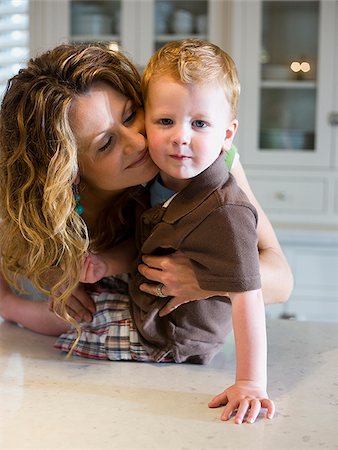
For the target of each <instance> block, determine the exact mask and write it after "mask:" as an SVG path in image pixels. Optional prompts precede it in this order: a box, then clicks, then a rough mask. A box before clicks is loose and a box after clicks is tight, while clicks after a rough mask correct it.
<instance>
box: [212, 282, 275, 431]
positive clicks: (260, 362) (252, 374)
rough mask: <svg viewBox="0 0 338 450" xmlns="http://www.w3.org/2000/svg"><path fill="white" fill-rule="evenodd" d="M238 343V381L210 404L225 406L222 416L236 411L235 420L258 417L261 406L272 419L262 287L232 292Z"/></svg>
mask: <svg viewBox="0 0 338 450" xmlns="http://www.w3.org/2000/svg"><path fill="white" fill-rule="evenodd" d="M229 296H230V299H231V302H232V319H233V327H234V334H235V345H236V381H235V383H234V384H233V385H232V386H230V387H229V388H227V389H226V390H225V391H224V392H222V393H221V394H219V395H217V396H216V397H215V398H213V399H212V400H211V402H210V403H209V407H218V406H222V405H225V409H224V411H223V412H222V415H221V419H222V420H228V419H229V418H230V417H231V416H232V415H233V414H234V413H236V414H235V423H242V422H243V420H244V417H245V416H246V414H247V417H246V422H249V423H252V422H254V421H255V420H256V418H257V416H258V414H259V413H260V410H261V408H267V417H268V418H272V417H273V415H274V411H275V406H274V403H273V402H272V401H271V400H270V399H269V397H268V394H267V390H266V384H267V380H266V378H267V375H266V372H267V361H266V359H267V356H266V354H267V348H266V347H267V344H266V328H265V312H264V303H263V298H262V292H261V290H255V291H249V292H243V293H230V294H229Z"/></svg>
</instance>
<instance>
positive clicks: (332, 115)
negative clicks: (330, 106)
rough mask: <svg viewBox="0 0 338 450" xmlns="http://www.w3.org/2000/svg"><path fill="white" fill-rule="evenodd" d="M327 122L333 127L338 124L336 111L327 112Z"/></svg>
mask: <svg viewBox="0 0 338 450" xmlns="http://www.w3.org/2000/svg"><path fill="white" fill-rule="evenodd" d="M329 123H330V125H332V126H333V127H334V126H337V125H338V112H336V111H333V112H331V113H330V114H329Z"/></svg>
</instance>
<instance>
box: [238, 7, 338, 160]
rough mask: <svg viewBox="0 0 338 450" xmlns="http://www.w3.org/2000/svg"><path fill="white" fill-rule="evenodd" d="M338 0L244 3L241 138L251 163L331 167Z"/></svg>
mask: <svg viewBox="0 0 338 450" xmlns="http://www.w3.org/2000/svg"><path fill="white" fill-rule="evenodd" d="M335 3H336V1H326V0H324V1H315V0H310V1H307V0H298V1H297V0H292V1H290V0H281V1H278V0H262V1H260V0H243V1H241V2H239V3H238V8H239V11H240V17H241V22H240V25H238V24H237V25H236V28H239V30H235V36H236V39H235V40H234V42H235V43H236V42H237V41H239V45H238V50H237V55H239V58H238V60H239V62H240V63H241V64H242V65H241V67H240V70H239V75H240V80H241V85H242V93H241V98H240V112H239V124H240V126H239V131H238V138H236V139H238V144H239V146H242V148H243V149H244V151H243V153H244V152H246V153H245V162H246V163H248V164H252V165H253V166H263V165H267V166H268V165H269V166H271V165H275V166H281V165H284V166H285V167H286V166H292V167H305V166H311V167H329V165H330V159H332V145H333V144H332V142H333V132H334V130H333V127H332V126H331V125H330V123H329V120H328V116H329V113H330V111H332V110H333V109H334V105H333V104H332V103H333V97H334V95H333V92H334V89H335V88H334V86H335V84H336V81H335V79H334V71H335V67H334V66H335V58H334V52H335V45H336V42H337V41H336V35H335V23H336V13H335V11H336V9H335ZM236 4H237V3H236ZM243 30H244V31H243ZM243 36H244V37H243ZM241 38H242V41H241ZM235 60H236V55H235Z"/></svg>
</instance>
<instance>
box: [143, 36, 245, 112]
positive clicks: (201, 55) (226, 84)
mask: <svg viewBox="0 0 338 450" xmlns="http://www.w3.org/2000/svg"><path fill="white" fill-rule="evenodd" d="M163 75H169V76H172V77H174V78H176V79H177V80H179V81H182V82H183V83H187V84H191V83H208V82H214V81H217V82H219V83H220V84H221V86H223V88H224V92H225V95H226V98H227V100H228V101H229V104H230V107H231V114H232V119H234V118H235V117H236V113H237V104H238V97H239V93H240V83H239V79H238V75H237V69H236V66H235V63H234V61H233V60H232V58H231V57H230V56H229V55H228V54H227V53H226V52H225V51H223V50H222V49H221V48H220V47H218V46H217V45H215V44H212V43H210V42H208V41H204V40H200V39H183V40H181V41H173V42H169V43H168V44H166V45H164V46H163V47H161V48H160V49H159V50H157V52H155V53H154V54H153V56H152V57H151V58H150V60H149V62H148V64H147V66H146V67H145V70H144V73H143V76H142V82H141V89H142V94H143V99H144V101H146V99H147V95H148V88H149V83H150V81H151V79H154V78H156V77H161V76H163Z"/></svg>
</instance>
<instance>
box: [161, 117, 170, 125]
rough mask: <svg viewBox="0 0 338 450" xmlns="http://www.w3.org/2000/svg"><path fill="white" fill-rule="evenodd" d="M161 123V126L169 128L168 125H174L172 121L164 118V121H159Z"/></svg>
mask: <svg viewBox="0 0 338 450" xmlns="http://www.w3.org/2000/svg"><path fill="white" fill-rule="evenodd" d="M159 123H160V124H161V125H165V126H167V125H172V123H173V121H172V120H171V119H166V118H164V119H160V120H159Z"/></svg>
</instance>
